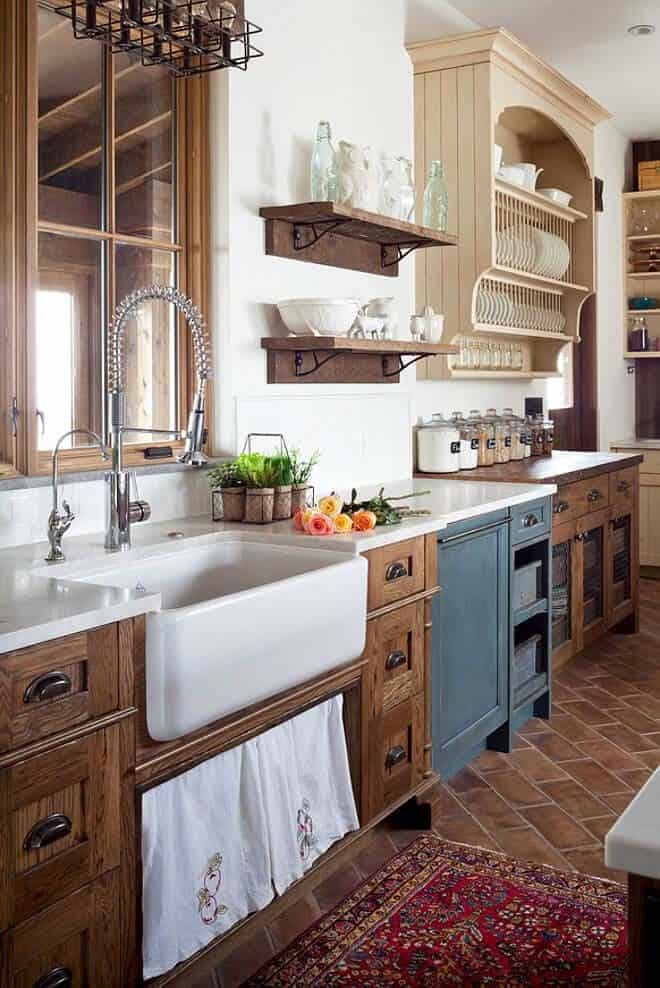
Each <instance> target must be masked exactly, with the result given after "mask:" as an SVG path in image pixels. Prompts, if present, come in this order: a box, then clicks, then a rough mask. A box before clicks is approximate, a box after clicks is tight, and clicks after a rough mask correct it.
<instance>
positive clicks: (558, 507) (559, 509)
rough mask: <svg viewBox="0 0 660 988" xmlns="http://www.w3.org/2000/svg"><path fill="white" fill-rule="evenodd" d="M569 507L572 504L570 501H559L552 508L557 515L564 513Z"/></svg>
mask: <svg viewBox="0 0 660 988" xmlns="http://www.w3.org/2000/svg"><path fill="white" fill-rule="evenodd" d="M569 508H570V504H569V503H568V501H557V503H556V504H555V505H554V507H553V509H552V510H553V511H554V513H555V514H556V515H563V513H564V512H565V511H568V509H569Z"/></svg>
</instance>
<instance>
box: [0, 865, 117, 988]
mask: <svg viewBox="0 0 660 988" xmlns="http://www.w3.org/2000/svg"><path fill="white" fill-rule="evenodd" d="M119 901H120V878H119V872H118V871H112V872H109V873H108V874H107V875H104V876H103V877H102V878H99V879H98V880H97V881H95V882H93V883H92V884H91V885H89V886H87V887H86V888H83V889H80V890H79V891H78V892H74V893H73V894H72V895H70V896H68V897H67V898H66V899H63V900H62V901H61V902H58V903H57V904H56V905H54V906H51V907H50V908H49V909H46V910H44V911H43V912H40V913H39V914H38V915H37V916H35V917H34V918H33V919H30V920H28V921H27V922H25V923H22V924H21V925H20V926H17V927H15V928H14V929H12V930H11V931H9V932H8V933H5V934H3V935H2V937H0V988H35V986H36V988H50V986H51V985H53V986H55V985H57V986H58V988H119V986H120V985H121V986H122V988H128V985H127V983H126V981H125V980H124V979H123V976H122V973H121V971H122V954H123V950H122V940H121V935H120V919H119Z"/></svg>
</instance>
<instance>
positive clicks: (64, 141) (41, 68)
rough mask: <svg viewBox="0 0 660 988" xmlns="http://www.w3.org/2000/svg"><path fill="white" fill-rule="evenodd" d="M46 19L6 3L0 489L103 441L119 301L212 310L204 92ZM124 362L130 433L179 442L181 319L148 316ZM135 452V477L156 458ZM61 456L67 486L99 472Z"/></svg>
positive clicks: (139, 442) (131, 336) (131, 329)
mask: <svg viewBox="0 0 660 988" xmlns="http://www.w3.org/2000/svg"><path fill="white" fill-rule="evenodd" d="M52 7H53V5H52V4H48V3H45V2H41V0H3V11H5V13H6V15H7V16H6V21H5V23H3V31H2V32H1V35H2V37H1V40H0V97H2V99H1V100H0V114H1V116H0V156H1V157H0V165H1V166H2V167H0V214H1V215H2V216H3V217H5V221H4V222H3V223H2V224H0V274H1V275H2V282H3V285H6V286H7V291H6V293H2V297H1V298H0V347H1V348H2V351H1V352H2V360H0V477H2V476H3V475H5V474H6V473H9V472H22V473H40V472H45V471H46V470H47V469H48V468H49V465H50V455H51V451H52V449H53V446H54V444H55V442H56V441H57V439H58V437H59V436H61V435H62V434H63V433H64V432H67V431H69V430H74V429H90V430H93V431H95V432H98V433H100V434H101V435H104V434H105V433H106V428H107V421H106V415H107V410H106V386H105V363H106V361H105V343H106V339H105V335H106V327H107V325H108V322H109V320H110V319H111V317H112V313H113V311H114V308H115V305H116V303H117V302H118V301H119V300H120V299H121V298H122V297H123V296H124V295H126V294H127V293H128V292H131V291H133V290H134V289H135V288H138V287H141V286H144V285H148V284H153V283H155V282H158V283H161V284H169V285H176V286H177V287H178V288H180V290H181V291H183V292H185V293H186V294H188V295H190V296H192V297H193V298H194V300H195V302H196V304H197V305H198V307H199V308H200V309H201V310H202V311H205V310H206V309H207V292H208V284H207V281H208V279H207V275H206V265H207V258H208V217H207V216H206V214H205V212H204V210H203V209H200V208H199V205H200V203H204V202H208V194H207V188H208V185H207V183H208V166H207V155H208V148H207V132H208V128H207V121H206V112H207V110H206V107H207V93H208V81H207V80H206V79H205V78H203V79H202V78H200V79H191V80H175V79H174V78H173V77H172V76H171V75H170V74H169V73H168V72H167V71H166V70H165V69H164V68H162V67H160V66H149V67H145V66H143V65H142V63H141V61H140V59H139V57H135V56H134V55H132V54H131V55H129V54H126V53H118V54H113V53H111V52H110V51H109V50H108V49H107V48H106V47H104V46H103V45H101V44H99V43H98V42H97V41H93V40H82V39H77V38H75V37H74V35H73V31H72V25H71V21H70V20H69V19H67V18H65V17H62V16H60V15H59V14H57V13H55V12H54V10H53V9H52ZM191 184H192V185H194V189H195V195H194V196H193V195H192V194H191V192H190V188H191ZM189 201H190V202H191V203H194V205H195V208H194V209H191V210H190V211H189V210H188V209H187V205H188V202H189ZM7 218H9V219H7ZM125 352H126V353H127V355H128V359H127V360H126V362H125V366H126V379H125V392H126V420H127V424H130V425H134V426H137V427H138V428H139V427H140V426H143V427H145V428H147V427H150V426H151V427H153V428H158V429H176V428H180V427H181V426H182V425H183V424H185V422H184V419H185V418H186V417H187V407H188V397H189V395H188V391H189V388H190V383H189V381H190V374H189V367H190V358H191V353H192V351H191V346H190V343H189V340H188V338H187V334H186V333H183V332H180V326H179V320H178V318H177V317H176V315H175V314H173V312H171V311H169V309H168V307H167V306H165V305H164V304H162V303H152V304H148V305H145V306H144V307H143V308H142V309H141V310H140V311H139V312H138V313H137V314H136V316H135V318H134V319H133V320H131V321H130V322H129V323H128V325H127V329H126V346H125ZM132 439H135V442H134V444H132V448H130V449H129V450H128V452H127V457H128V461H129V462H131V460H132V462H134V463H138V462H141V461H142V460H143V458H144V446H145V445H150V446H154V445H157V444H158V443H157V442H156V441H154V439H153V438H150V437H149V436H148V434H146V433H144V434H142V435H137V436H135V437H132ZM162 445H167V446H171V447H172V450H173V455H176V453H177V451H178V450H177V443H176V442H171V441H170V442H167V443H163V444H162ZM63 448H64V449H65V450H68V453H67V454H66V455H65V457H64V462H63V468H64V469H65V470H66V469H84V468H86V467H93V466H98V465H100V460H99V458H98V455H97V453H96V451H95V449H94V447H92V446H91V445H90V443H89V440H88V439H87V438H86V437H85V436H84V435H75V436H73V437H71V438H70V439H69V440H68V441H67V443H66V444H65V445H64V447H63Z"/></svg>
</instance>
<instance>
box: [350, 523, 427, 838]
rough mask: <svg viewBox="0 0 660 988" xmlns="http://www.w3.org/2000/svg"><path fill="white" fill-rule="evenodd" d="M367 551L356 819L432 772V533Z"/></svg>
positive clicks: (373, 813)
mask: <svg viewBox="0 0 660 988" xmlns="http://www.w3.org/2000/svg"><path fill="white" fill-rule="evenodd" d="M366 557H367V560H368V563H369V593H368V600H369V605H368V607H369V620H368V623H367V645H366V649H365V656H366V657H367V659H368V666H367V670H366V680H367V681H366V685H365V686H363V691H364V696H363V717H364V721H365V729H366V734H367V757H366V760H365V764H364V779H363V788H364V797H363V817H364V818H363V824H364V823H366V822H368V821H369V820H371V819H373V818H374V817H375V816H377V815H378V814H381V813H383V812H384V811H385V810H386V809H387V807H388V806H391V805H392V804H393V803H395V802H396V801H397V800H399V799H400V798H401V797H402V796H404V795H405V794H406V793H407V792H411V791H412V790H414V789H415V788H416V787H417V786H418V785H419V784H420V783H421V782H422V781H423V779H424V777H425V776H426V775H427V774H428V775H430V774H431V771H430V768H431V767H430V720H429V703H428V699H429V698H428V690H429V667H430V648H431V615H430V601H431V600H432V598H433V596H434V594H435V593H436V591H437V589H438V588H437V565H436V560H437V552H436V541H435V536H427V537H426V538H423V537H421V538H416V539H409V540H406V541H402V542H397V543H394V544H393V545H390V546H384V547H383V548H382V549H374V550H372V551H371V552H367V553H366Z"/></svg>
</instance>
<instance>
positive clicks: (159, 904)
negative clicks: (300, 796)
mask: <svg viewBox="0 0 660 988" xmlns="http://www.w3.org/2000/svg"><path fill="white" fill-rule="evenodd" d="M257 744H258V742H257V740H256V739H255V740H252V741H248V742H247V743H246V744H243V745H240V746H239V747H237V748H233V749H231V750H230V751H226V752H223V753H222V754H221V755H218V756H217V757H216V758H212V759H210V760H209V761H207V762H203V763H202V764H201V765H198V766H197V767H195V768H193V769H191V770H190V771H188V772H186V773H184V774H183V775H180V776H177V777H176V778H175V779H171V780H170V781H169V782H165V783H163V784H162V785H160V786H157V787H156V788H154V789H151V790H149V791H148V792H146V793H145V795H144V797H143V799H142V868H143V950H142V953H143V968H144V978H145V980H146V979H148V978H155V977H157V976H158V975H160V974H164V973H165V972H166V971H170V970H171V969H172V968H173V967H174V966H175V965H176V964H178V963H180V962H181V961H183V960H185V959H186V958H188V957H190V956H191V955H192V954H194V953H195V952H196V951H197V950H200V949H201V948H202V947H204V946H205V945H206V944H207V943H209V942H210V941H211V940H213V939H215V937H217V936H219V935H220V934H222V933H225V932H226V931H227V930H228V929H229V928H230V927H232V926H233V925H234V924H235V923H237V922H238V921H239V920H241V919H243V918H244V917H245V916H247V915H248V914H249V913H251V912H254V911H255V910H257V909H263V908H264V906H267V905H268V903H269V902H270V901H271V900H272V899H273V886H272V882H271V863H270V840H269V833H268V831H269V822H268V815H267V811H266V809H265V802H264V796H263V792H262V786H261V777H260V766H259V759H258V751H257Z"/></svg>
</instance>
